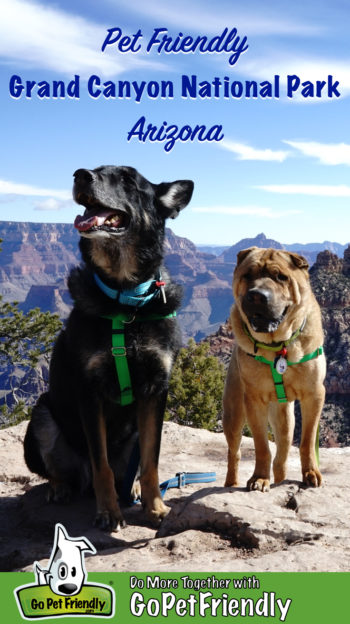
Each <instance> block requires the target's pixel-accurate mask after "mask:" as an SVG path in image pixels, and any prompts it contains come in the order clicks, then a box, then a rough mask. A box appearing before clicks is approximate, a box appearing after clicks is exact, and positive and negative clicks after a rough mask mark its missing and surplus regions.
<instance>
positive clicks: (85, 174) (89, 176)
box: [73, 169, 94, 183]
mask: <svg viewBox="0 0 350 624" xmlns="http://www.w3.org/2000/svg"><path fill="white" fill-rule="evenodd" d="M73 177H74V178H75V180H80V181H81V182H86V183H88V182H92V181H93V179H94V174H93V172H92V171H90V170H89V169H77V170H76V171H75V172H74V173H73Z"/></svg>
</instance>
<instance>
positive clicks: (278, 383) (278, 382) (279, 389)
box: [247, 347, 323, 403]
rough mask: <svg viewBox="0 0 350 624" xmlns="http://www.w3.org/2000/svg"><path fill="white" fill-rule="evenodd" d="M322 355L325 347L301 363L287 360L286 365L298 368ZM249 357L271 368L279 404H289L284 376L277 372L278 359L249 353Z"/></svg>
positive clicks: (307, 355) (316, 350) (303, 358)
mask: <svg viewBox="0 0 350 624" xmlns="http://www.w3.org/2000/svg"><path fill="white" fill-rule="evenodd" d="M322 353H323V347H317V349H315V351H313V352H312V353H307V354H306V355H304V356H303V357H302V358H301V360H299V362H291V361H290V360H286V363H287V365H288V366H296V364H303V363H304V362H308V361H309V360H314V359H315V358H317V357H318V356H319V355H322ZM247 355H249V356H250V357H253V358H254V360H257V361H258V362H262V363H263V364H268V365H269V366H270V369H271V374H272V379H273V383H274V385H275V390H276V395H277V401H278V402H279V403H287V402H288V400H287V397H286V391H285V388H284V384H283V375H282V374H281V373H279V372H278V371H277V370H276V359H278V358H276V359H275V360H274V361H272V360H268V359H267V358H265V357H263V356H262V355H252V354H251V353H248V354H247Z"/></svg>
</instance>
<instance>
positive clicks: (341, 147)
mask: <svg viewBox="0 0 350 624" xmlns="http://www.w3.org/2000/svg"><path fill="white" fill-rule="evenodd" d="M284 143H287V145H290V146H291V147H294V149H296V150H299V151H300V152H301V153H302V154H304V155H305V156H315V158H318V160H319V161H320V162H321V163H322V164H323V165H350V145H349V144H347V143H317V142H316V141H284Z"/></svg>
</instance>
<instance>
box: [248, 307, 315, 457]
mask: <svg viewBox="0 0 350 624" xmlns="http://www.w3.org/2000/svg"><path fill="white" fill-rule="evenodd" d="M305 323H306V319H305V320H304V321H303V324H302V326H301V327H300V328H299V329H297V330H296V331H295V332H294V334H292V336H291V337H290V338H289V339H288V340H286V341H285V342H281V343H280V344H278V345H277V344H265V343H263V342H257V341H256V340H255V339H254V338H253V336H251V334H250V333H249V330H248V327H247V326H246V325H243V329H244V333H245V334H246V335H247V336H248V338H249V339H250V340H251V341H252V342H253V344H254V353H255V354H256V352H257V350H258V349H266V350H267V351H275V353H276V356H277V357H276V358H275V359H274V360H268V359H267V358H265V357H263V356H262V355H253V354H252V353H247V355H249V356H250V357H252V358H254V360H256V361H257V362H262V363H263V364H268V365H269V367H270V369H271V375H272V379H273V383H274V386H275V390H276V396H277V401H278V402H279V403H288V399H287V396H286V391H285V387H284V383H283V374H284V373H285V371H286V370H287V367H288V366H296V365H297V364H303V363H304V362H309V361H310V360H314V359H315V358H317V357H318V356H319V355H322V353H323V347H317V349H315V351H313V352H312V353H308V354H307V355H304V357H302V358H301V359H300V360H299V361H298V362H291V361H290V360H288V359H287V358H286V355H287V346H289V345H290V344H291V343H292V342H294V340H296V339H297V337H298V336H299V334H300V333H301V332H302V331H303V329H304V327H305ZM281 360H283V365H284V366H283V368H284V370H283V372H279V371H278V370H277V367H278V365H279V361H281ZM319 435H320V426H319V425H318V427H317V434H316V443H315V452H316V459H317V464H318V465H319V464H320V458H319Z"/></svg>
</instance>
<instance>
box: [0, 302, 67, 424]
mask: <svg viewBox="0 0 350 624" xmlns="http://www.w3.org/2000/svg"><path fill="white" fill-rule="evenodd" d="M61 327H62V323H61V321H60V319H59V317H58V315H57V314H51V313H50V312H41V310H39V308H35V309H33V310H30V311H29V312H27V313H24V312H22V311H21V310H19V308H18V303H16V302H15V303H6V302H4V301H3V298H2V297H1V296H0V367H1V370H2V371H4V373H3V375H6V376H7V378H8V379H7V381H8V383H7V384H6V391H4V390H3V391H2V394H3V398H2V403H3V404H2V405H1V408H0V413H1V414H2V422H3V423H5V424H13V423H14V422H19V421H20V420H23V419H24V418H28V416H29V414H30V403H31V402H32V401H31V398H32V397H31V396H30V395H31V379H32V377H31V375H33V374H34V373H35V374H39V370H38V368H37V367H38V365H39V364H40V362H41V361H42V359H43V358H44V359H45V360H46V363H47V364H48V359H49V354H50V352H51V349H52V345H53V341H54V338H55V336H56V334H57V332H58V331H59V329H60V328H61ZM2 386H3V387H4V384H2ZM27 395H28V396H27Z"/></svg>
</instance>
